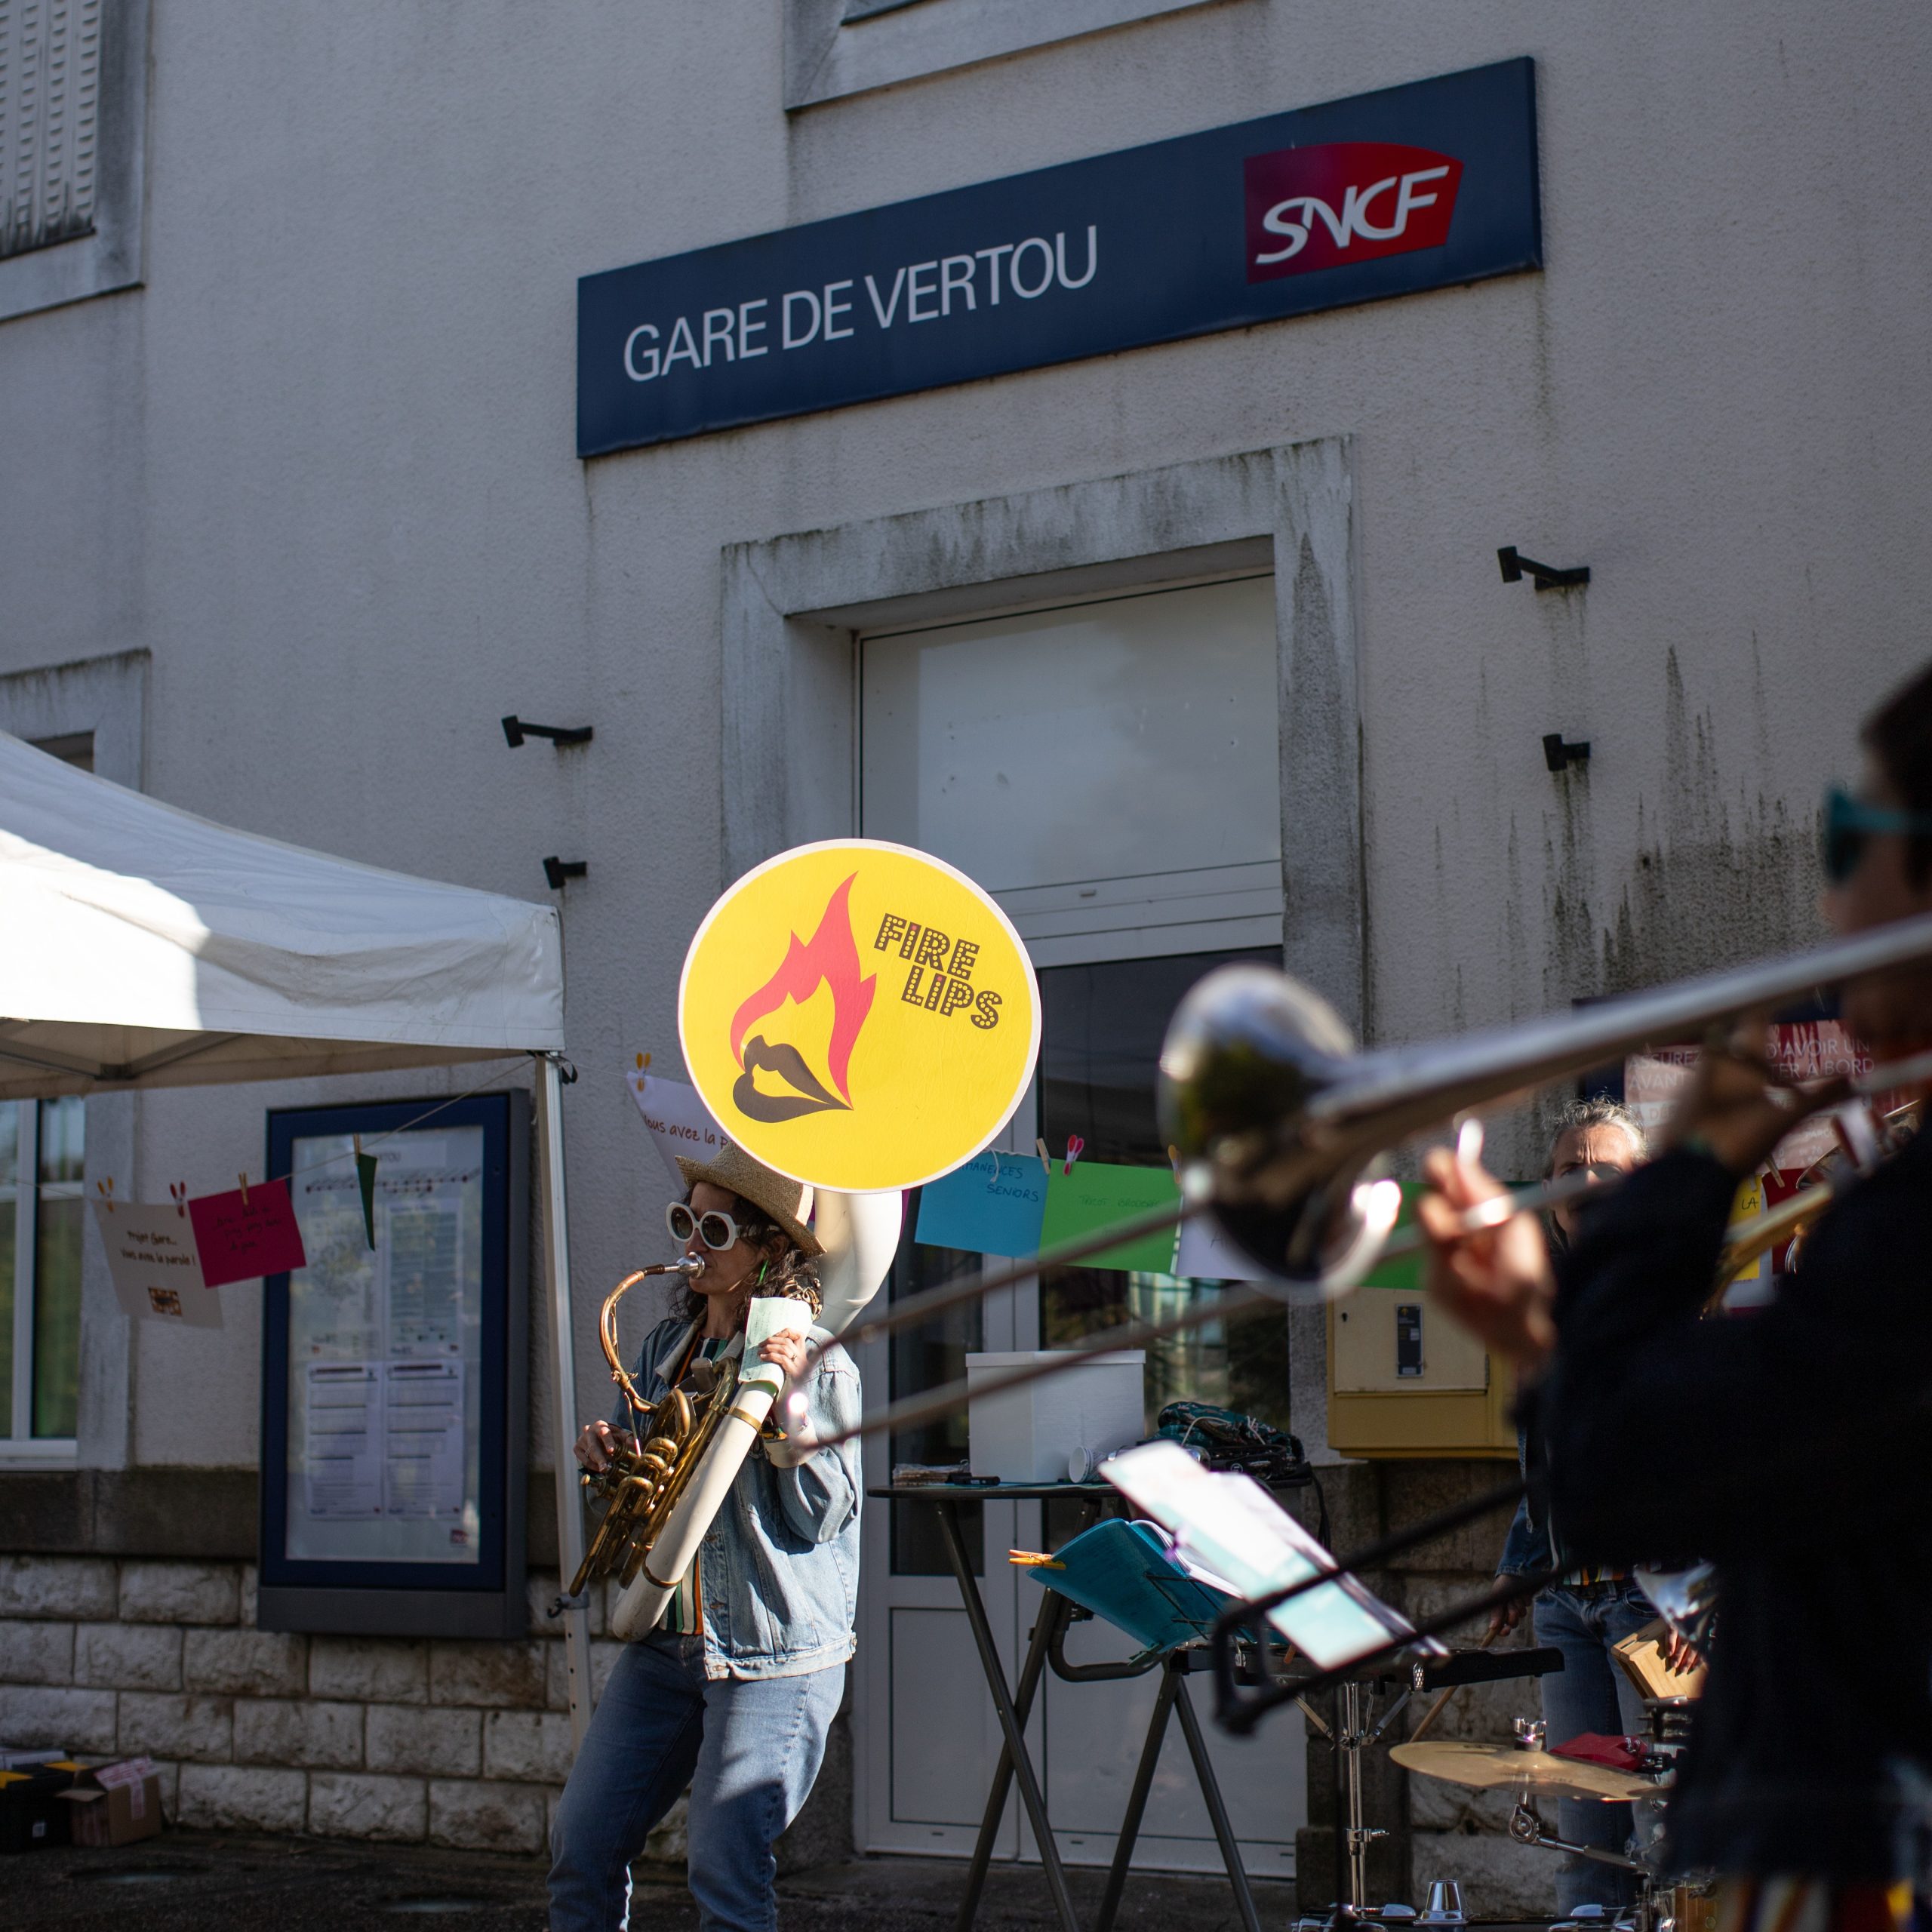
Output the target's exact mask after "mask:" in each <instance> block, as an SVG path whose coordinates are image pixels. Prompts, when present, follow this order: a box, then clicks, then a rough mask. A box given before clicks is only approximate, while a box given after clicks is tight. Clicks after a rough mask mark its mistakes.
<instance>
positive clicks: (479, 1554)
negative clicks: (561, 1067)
mask: <svg viewBox="0 0 1932 1932" xmlns="http://www.w3.org/2000/svg"><path fill="white" fill-rule="evenodd" d="M268 1140H269V1149H268V1154H269V1168H268V1171H269V1175H270V1176H271V1177H277V1178H278V1177H284V1176H285V1177H287V1178H288V1188H289V1194H290V1198H291V1201H292V1202H293V1204H294V1210H295V1217H296V1221H297V1225H298V1226H300V1229H301V1231H302V1239H303V1249H304V1251H305V1252H306V1255H307V1257H308V1259H307V1265H306V1266H304V1267H302V1268H300V1269H295V1270H294V1271H292V1272H289V1273H286V1274H282V1275H271V1276H269V1278H267V1281H266V1303H265V1306H264V1309H263V1340H262V1459H261V1470H262V1489H261V1577H260V1594H259V1604H260V1609H259V1622H260V1626H261V1627H262V1628H263V1629H269V1630H304V1631H316V1632H352V1633H355V1634H359V1635H386V1636H415V1635H426V1634H432V1633H433V1634H435V1635H439V1636H515V1635H519V1634H521V1631H522V1629H523V1628H524V1620H525V1595H524V1556H525V1550H524V1459H523V1441H524V1433H525V1425H526V1421H527V1416H526V1409H527V1401H526V1393H527V1392H526V1388H525V1361H526V1358H527V1355H528V1349H527V1347H526V1346H525V1342H526V1331H527V1322H528V1314H527V1303H526V1294H527V1288H528V1281H527V1275H528V1199H529V1185H528V1145H529V1131H528V1100H527V1099H526V1097H525V1096H524V1095H523V1094H515V1093H512V1094H486V1095H480V1096H472V1097H469V1098H467V1099H464V1100H454V1101H450V1102H447V1103H438V1102H437V1101H435V1100H420V1101H411V1102H399V1103H387V1104H383V1105H379V1106H343V1107H321V1108H311V1109H301V1110H299V1111H298V1110H291V1111H287V1112H272V1113H271V1114H270V1115H269V1134H268ZM358 1143H359V1145H360V1146H361V1149H362V1150H363V1152H364V1153H365V1155H366V1156H367V1157H368V1158H370V1159H373V1161H374V1179H373V1182H372V1183H371V1185H370V1186H369V1189H368V1204H367V1212H366V1213H365V1198H364V1184H363V1177H362V1176H361V1174H359V1173H358V1164H357V1161H356V1158H355V1155H356V1151H357V1148H358ZM372 1230H373V1232H374V1244H373V1246H372V1245H371V1239H370V1235H371V1231H372Z"/></svg>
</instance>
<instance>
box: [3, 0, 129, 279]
mask: <svg viewBox="0 0 1932 1932" xmlns="http://www.w3.org/2000/svg"><path fill="white" fill-rule="evenodd" d="M102 5H103V0H0V257H4V256H8V255H18V254H25V253H26V251H28V250H29V249H32V248H46V247H48V246H49V245H51V244H52V243H54V242H69V241H72V240H73V239H74V238H75V237H77V236H79V235H87V234H89V233H91V232H92V231H93V228H94V189H95V180H96V165H95V164H96V160H97V151H98V142H99V135H100V33H101V8H102Z"/></svg>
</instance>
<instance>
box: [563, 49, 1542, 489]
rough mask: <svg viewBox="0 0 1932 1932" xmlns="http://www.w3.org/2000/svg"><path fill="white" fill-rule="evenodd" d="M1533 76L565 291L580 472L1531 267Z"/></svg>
mask: <svg viewBox="0 0 1932 1932" xmlns="http://www.w3.org/2000/svg"><path fill="white" fill-rule="evenodd" d="M1541 263H1542V235H1541V232H1540V222H1539V217H1538V210H1537V137H1536V98H1535V70H1534V65H1533V63H1531V61H1529V60H1505V61H1502V62H1500V63H1497V65H1496V66H1491V67H1476V68H1472V69H1469V71H1467V72H1464V73H1460V74H1446V75H1442V76H1441V77H1440V78H1437V79H1435V80H1428V81H1417V82H1412V83H1411V84H1410V85H1407V86H1406V87H1399V88H1388V89H1386V90H1385V91H1383V92H1381V93H1380V94H1360V95H1358V96H1356V97H1355V98H1354V99H1352V100H1338V101H1331V102H1328V103H1326V104H1324V106H1318V107H1305V108H1301V109H1297V110H1296V111H1295V112H1292V113H1288V114H1275V115H1268V116H1266V118H1263V119H1262V120H1259V121H1246V122H1241V123H1240V124H1239V125H1236V126H1234V127H1231V128H1214V129H1211V131H1208V132H1207V133H1206V134H1187V135H1183V136H1182V137H1180V139H1179V140H1170V141H1157V142H1155V143H1152V144H1151V145H1149V146H1146V147H1138V148H1128V149H1123V150H1122V151H1121V152H1119V153H1117V154H1108V155H1097V156H1095V157H1094V158H1093V159H1091V160H1090V161H1077V162H1068V163H1066V164H1065V165H1063V166H1060V167H1058V168H1041V169H1039V170H1038V171H1035V173H1033V174H1014V175H1009V176H1008V177H1007V178H1006V179H1004V180H999V181H988V182H984V183H981V184H980V185H979V186H976V187H971V188H955V189H951V190H949V192H946V193H944V194H940V195H926V196H924V197H923V198H921V199H920V200H918V201H912V202H894V203H893V204H892V205H891V206H889V207H887V208H871V209H868V210H866V211H865V212H863V214H848V215H840V216H838V217H835V218H834V219H832V220H829V221H814V222H808V223H804V225H802V226H799V227H796V228H785V229H778V230H777V231H776V232H774V233H772V234H769V235H753V236H752V237H751V238H749V240H747V241H743V242H724V243H721V244H720V245H718V246H717V247H715V248H699V249H696V250H694V251H692V252H691V253H690V254H684V255H671V256H667V257H665V258H664V259H663V260H661V261H655V262H642V263H638V265H637V266H635V267H634V268H626V269H611V270H610V271H608V272H607V273H605V274H602V275H586V276H585V277H584V278H583V279H582V280H581V281H580V282H579V283H578V285H577V453H578V454H579V455H580V456H597V455H600V454H603V453H604V452H605V451H610V450H621V449H630V448H636V447H638V445H643V444H647V443H661V442H669V441H674V440H675V439H676V438H679V437H681V436H696V435H703V434H704V433H705V432H706V431H708V430H712V429H730V428H733V427H734V426H737V425H740V424H742V423H760V422H764V421H768V420H770V419H771V418H772V417H780V416H797V415H801V414H804V412H806V411H809V410H817V409H834V408H838V407H840V406H841V405H844V404H846V403H853V402H866V401H872V400H874V399H875V398H878V397H881V396H892V395H906V394H909V392H912V391H913V390H915V389H933V388H937V387H938V386H940V385H941V384H943V383H963V382H970V381H972V380H974V379H975V378H977V377H983V376H997V375H1003V374H1007V373H1008V372H1009V371H1013V370H1016V369H1031V368H1040V367H1041V366H1043V365H1046V364H1048V363H1053V362H1066V361H1073V360H1075V359H1076V358H1079V357H1081V356H1086V355H1106V354H1108V353H1109V352H1112V351H1113V350H1115V349H1134V348H1138V347H1140V346H1143V345H1144V344H1146V343H1156V342H1172V341H1174V340H1178V339H1179V338H1180V337H1185V336H1192V335H1206V334H1211V333H1213V332H1214V331H1217V330H1220V329H1232V328H1245V327H1247V326H1248V325H1250V324H1251V323H1254V322H1266V321H1275V320H1276V319H1278V318H1280V317H1282V316H1285V315H1305V314H1307V313H1309V312H1310V311H1312V310H1315V309H1334V308H1340V307H1342V306H1344V305H1346V304H1347V303H1355V302H1372V301H1375V300H1379V299H1380V298H1381V297H1384V296H1389V295H1407V294H1414V293H1415V292H1416V291H1418V290H1420V289H1426V288H1443V287H1445V286H1448V285H1454V284H1456V283H1458V282H1469V281H1480V280H1481V279H1483V278H1484V277H1486V276H1489V275H1507V274H1509V273H1510V272H1512V271H1514V270H1516V269H1532V268H1537V267H1539V266H1541Z"/></svg>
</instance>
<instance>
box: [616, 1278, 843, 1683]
mask: <svg viewBox="0 0 1932 1932" xmlns="http://www.w3.org/2000/svg"><path fill="white" fill-rule="evenodd" d="M696 1329H697V1324H696V1323H695V1322H692V1321H686V1320H685V1318H683V1317H682V1316H681V1315H671V1316H669V1317H668V1318H666V1319H665V1320H664V1321H660V1322H659V1323H658V1324H657V1327H655V1328H654V1329H652V1330H651V1333H650V1334H648V1335H647V1336H646V1337H645V1340H644V1347H643V1349H642V1350H641V1353H640V1355H639V1357H638V1369H637V1386H638V1394H639V1395H641V1396H642V1397H643V1398H645V1401H648V1402H658V1401H663V1398H664V1397H665V1396H666V1395H668V1394H669V1392H670V1385H669V1381H668V1380H667V1379H666V1378H667V1377H669V1376H670V1375H671V1374H672V1373H674V1372H675V1370H676V1368H677V1367H678V1363H679V1361H681V1359H682V1358H683V1355H684V1353H685V1349H687V1348H688V1347H689V1346H690V1345H691V1337H692V1335H693V1334H694V1332H695V1331H696ZM742 1342H743V1337H740V1338H739V1341H738V1343H736V1344H734V1352H736V1350H737V1348H738V1347H739V1346H742ZM805 1398H806V1402H807V1405H808V1407H807V1420H806V1425H805V1426H806V1428H807V1429H808V1431H809V1432H810V1433H811V1435H814V1436H820V1435H832V1434H833V1433H834V1432H836V1431H838V1430H839V1429H845V1428H848V1427H849V1426H851V1424H852V1423H855V1422H857V1420H858V1419H859V1413H860V1398H859V1371H858V1370H857V1368H856V1367H854V1364H853V1361H852V1358H851V1356H850V1355H848V1354H847V1353H846V1352H845V1351H844V1349H841V1348H839V1347H838V1346H836V1345H835V1346H832V1347H831V1348H829V1349H827V1350H826V1353H825V1355H824V1357H823V1359H822V1360H821V1361H820V1364H819V1365H818V1368H817V1372H816V1373H815V1374H814V1375H813V1377H812V1378H811V1381H810V1382H808V1383H807V1384H806V1385H805ZM611 1422H612V1424H613V1425H614V1426H617V1427H620V1428H628V1427H629V1417H628V1416H627V1415H626V1414H625V1413H624V1412H623V1408H622V1406H621V1404H620V1408H619V1412H618V1413H617V1414H615V1415H614V1416H613V1417H611ZM864 1495H865V1491H864V1488H863V1485H862V1484H861V1481H860V1465H859V1445H858V1444H857V1441H851V1442H843V1443H841V1444H839V1445H838V1447H837V1448H835V1449H820V1450H816V1451H812V1452H811V1454H807V1455H805V1456H804V1457H802V1458H796V1457H795V1455H794V1454H793V1452H792V1451H789V1450H788V1448H787V1447H786V1445H785V1444H782V1443H770V1444H768V1443H765V1442H762V1441H760V1442H755V1443H754V1444H752V1451H751V1454H749V1455H748V1456H747V1457H746V1458H745V1463H744V1466H743V1469H740V1471H739V1472H738V1479H737V1481H736V1482H734V1484H732V1485H731V1494H729V1495H728V1497H726V1498H725V1500H724V1507H723V1508H722V1509H720V1510H719V1511H718V1514H717V1516H716V1517H715V1518H714V1520H713V1521H712V1525H711V1527H710V1528H709V1530H708V1531H706V1533H705V1538H704V1543H703V1547H702V1549H701V1550H700V1555H699V1557H698V1575H699V1581H700V1588H701V1589H702V1591H703V1603H704V1674H705V1675H706V1677H709V1678H727V1677H798V1676H802V1675H804V1673H805V1672H807V1671H811V1670H829V1669H831V1668H832V1666H834V1665H835V1664H842V1663H844V1662H845V1661H846V1660H848V1658H849V1657H851V1655H852V1653H853V1651H854V1649H855V1648H856V1647H857V1642H856V1640H855V1638H854V1636H853V1634H852V1625H853V1621H854V1618H855V1617H857V1614H858V1603H859V1514H860V1503H861V1502H862V1500H863V1497H864Z"/></svg>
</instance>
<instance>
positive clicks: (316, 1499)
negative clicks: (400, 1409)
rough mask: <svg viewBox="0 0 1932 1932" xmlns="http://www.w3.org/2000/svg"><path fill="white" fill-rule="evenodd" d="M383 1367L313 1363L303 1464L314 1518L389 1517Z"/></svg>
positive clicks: (309, 1369) (310, 1368)
mask: <svg viewBox="0 0 1932 1932" xmlns="http://www.w3.org/2000/svg"><path fill="white" fill-rule="evenodd" d="M382 1368H383V1364H381V1363H380V1362H373V1361H312V1362H310V1363H309V1365H308V1384H309V1389H308V1394H309V1428H308V1439H307V1441H306V1443H305V1444H303V1466H304V1468H305V1469H306V1470H307V1472H308V1492H309V1494H308V1505H309V1515H312V1516H327V1517H331V1518H342V1517H348V1516H380V1515H382V1513H383V1376H382Z"/></svg>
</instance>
